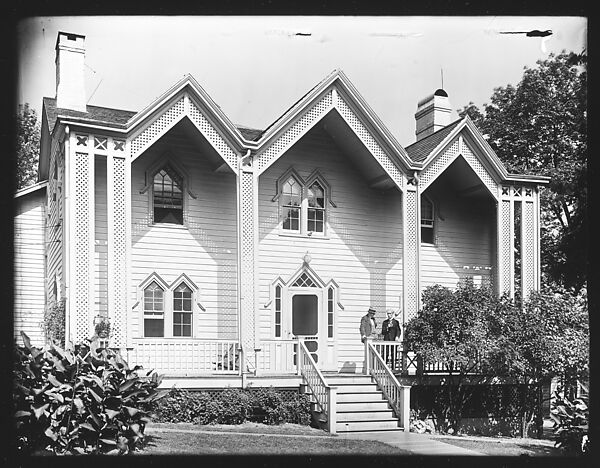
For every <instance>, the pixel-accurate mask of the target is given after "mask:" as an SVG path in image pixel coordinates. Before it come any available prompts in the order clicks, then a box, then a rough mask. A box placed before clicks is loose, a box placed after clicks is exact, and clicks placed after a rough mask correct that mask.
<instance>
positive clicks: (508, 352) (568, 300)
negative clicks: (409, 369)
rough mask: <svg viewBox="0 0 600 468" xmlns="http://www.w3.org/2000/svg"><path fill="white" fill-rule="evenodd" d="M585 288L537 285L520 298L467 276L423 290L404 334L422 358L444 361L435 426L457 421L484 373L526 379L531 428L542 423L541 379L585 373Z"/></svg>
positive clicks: (523, 381)
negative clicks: (477, 283) (538, 287)
mask: <svg viewBox="0 0 600 468" xmlns="http://www.w3.org/2000/svg"><path fill="white" fill-rule="evenodd" d="M585 291H586V290H585V289H582V290H581V293H580V294H579V295H578V296H574V295H572V294H570V293H568V292H565V291H563V292H562V293H551V292H548V291H545V292H534V293H532V294H531V295H530V296H529V298H528V299H527V301H525V303H523V304H519V303H518V302H515V301H513V300H511V299H509V298H508V297H507V296H505V295H503V296H498V295H496V294H494V293H493V291H492V290H491V289H490V288H488V287H482V288H477V287H475V286H474V285H473V283H472V281H467V282H464V283H461V284H459V286H458V288H457V289H456V290H454V291H452V290H450V289H448V288H445V287H442V286H439V285H435V286H431V287H429V288H427V289H426V290H425V291H424V292H423V309H422V310H421V311H419V314H418V315H417V317H414V318H413V319H411V320H410V321H409V322H408V323H407V325H406V329H405V341H406V342H407V344H408V346H409V348H410V349H413V350H414V351H415V352H417V353H418V354H420V356H421V357H422V359H423V360H424V361H425V362H438V363H443V364H444V365H445V368H446V369H447V373H448V378H447V379H445V380H444V381H443V382H442V386H446V390H445V392H446V393H445V394H444V397H445V398H446V400H445V402H444V403H445V406H443V407H442V408H441V410H440V411H439V414H438V415H436V416H437V419H438V427H440V428H441V429H442V430H443V431H447V430H449V429H450V428H452V429H453V430H454V431H457V430H458V429H459V428H460V422H461V418H462V412H463V410H464V408H466V406H467V405H468V404H469V401H470V399H471V397H472V389H473V386H472V385H468V384H474V383H481V382H482V381H483V379H484V378H485V376H490V375H493V376H504V377H507V378H512V379H513V380H514V381H515V382H518V383H520V384H525V385H528V386H529V389H530V393H529V395H528V398H527V399H526V401H527V404H526V405H525V406H524V408H523V410H524V411H525V413H524V416H525V418H524V421H525V423H526V424H525V425H524V428H523V433H524V434H528V432H529V427H530V426H532V425H535V426H537V427H538V428H540V427H541V414H540V404H541V398H540V397H541V388H542V387H541V385H542V384H543V383H545V382H547V381H548V380H549V379H550V378H551V377H553V376H557V375H558V376H565V377H566V380H568V381H574V380H576V379H578V378H579V379H581V378H583V379H586V378H587V376H588V375H589V354H588V353H589V351H588V350H589V322H588V314H587V296H586V293H585Z"/></svg>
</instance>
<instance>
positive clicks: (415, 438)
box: [339, 432, 484, 456]
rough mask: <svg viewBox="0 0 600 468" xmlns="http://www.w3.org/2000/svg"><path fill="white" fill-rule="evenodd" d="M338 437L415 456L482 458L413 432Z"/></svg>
mask: <svg viewBox="0 0 600 468" xmlns="http://www.w3.org/2000/svg"><path fill="white" fill-rule="evenodd" d="M339 437H343V438H351V439H361V440H376V441H378V442H383V443H386V444H389V445H393V446H395V447H398V448H401V449H403V450H408V451H409V452H412V453H413V454H415V455H435V456H446V455H450V456H468V455H474V456H482V455H484V454H482V453H479V452H475V451H474V450H469V449H466V448H462V447H456V446H455V445H450V444H446V443H444V442H441V441H439V440H435V439H434V438H432V437H429V436H428V435H427V434H416V433H414V432H389V433H385V432H380V433H368V432H359V433H352V434H339Z"/></svg>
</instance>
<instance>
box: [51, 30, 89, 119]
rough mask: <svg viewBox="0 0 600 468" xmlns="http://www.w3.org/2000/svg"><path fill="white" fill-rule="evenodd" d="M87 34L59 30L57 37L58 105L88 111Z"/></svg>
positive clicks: (63, 107)
mask: <svg viewBox="0 0 600 468" xmlns="http://www.w3.org/2000/svg"><path fill="white" fill-rule="evenodd" d="M84 59H85V36H82V35H81V34H72V33H65V32H62V31H59V33H58V37H57V38H56V107H60V108H62V109H71V110H76V111H81V112H86V105H85V104H86V100H85V74H84Z"/></svg>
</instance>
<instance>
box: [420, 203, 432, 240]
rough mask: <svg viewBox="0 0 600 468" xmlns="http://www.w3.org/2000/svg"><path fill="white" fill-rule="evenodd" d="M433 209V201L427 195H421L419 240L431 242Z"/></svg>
mask: <svg viewBox="0 0 600 468" xmlns="http://www.w3.org/2000/svg"><path fill="white" fill-rule="evenodd" d="M433 227H434V211H433V202H432V201H431V200H430V199H429V198H427V197H421V242H423V243H425V244H433V243H434V242H433V240H434V236H433Z"/></svg>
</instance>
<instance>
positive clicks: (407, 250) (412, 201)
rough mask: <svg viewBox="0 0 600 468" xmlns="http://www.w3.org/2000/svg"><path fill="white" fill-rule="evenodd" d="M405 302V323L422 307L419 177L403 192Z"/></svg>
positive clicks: (411, 180)
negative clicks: (420, 289)
mask: <svg viewBox="0 0 600 468" xmlns="http://www.w3.org/2000/svg"><path fill="white" fill-rule="evenodd" d="M402 213H403V216H404V221H403V231H404V239H403V246H404V247H403V255H402V256H403V272H402V275H403V289H404V294H403V300H404V302H403V304H404V323H406V322H407V321H408V320H410V319H411V318H413V317H416V315H417V311H418V310H419V307H420V302H421V300H420V291H419V288H420V284H419V277H420V265H419V252H420V248H421V196H420V191H419V186H418V179H417V177H413V178H412V179H410V181H409V182H408V183H407V184H406V185H405V191H404V194H403V203H402Z"/></svg>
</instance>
